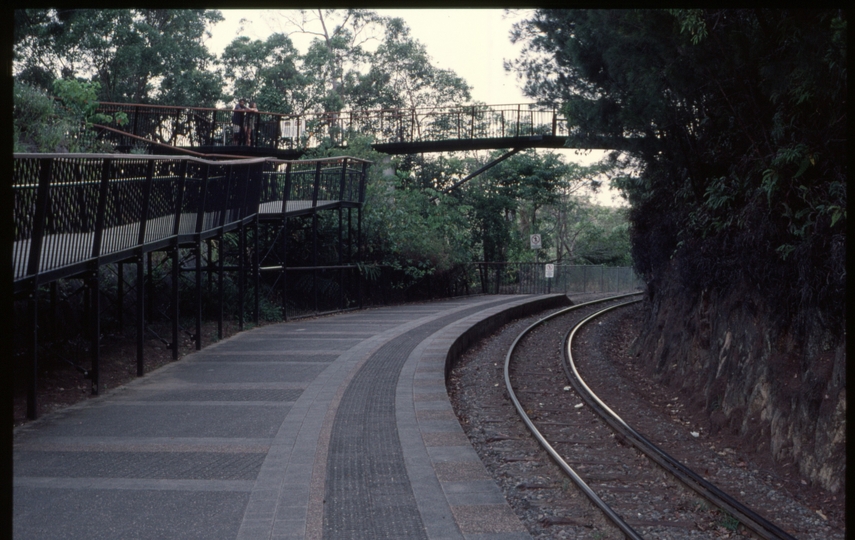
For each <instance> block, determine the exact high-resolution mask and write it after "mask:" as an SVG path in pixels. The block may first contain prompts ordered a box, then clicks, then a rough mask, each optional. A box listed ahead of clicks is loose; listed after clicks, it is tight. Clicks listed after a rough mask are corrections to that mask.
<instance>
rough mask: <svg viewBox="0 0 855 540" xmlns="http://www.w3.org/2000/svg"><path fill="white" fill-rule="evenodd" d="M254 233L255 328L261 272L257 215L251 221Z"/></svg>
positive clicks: (253, 320) (257, 315)
mask: <svg viewBox="0 0 855 540" xmlns="http://www.w3.org/2000/svg"><path fill="white" fill-rule="evenodd" d="M253 224H254V231H253V235H252V237H253V248H252V275H253V288H254V290H255V295H254V299H253V301H254V306H253V309H252V322H253V324H255V325H256V326H258V318H259V313H258V312H259V297H258V296H259V288H260V286H261V270H259V267H260V265H261V261H260V260H259V259H258V236H259V227H260V222H259V220H258V214H257V213H256V214H255V219H254V220H253Z"/></svg>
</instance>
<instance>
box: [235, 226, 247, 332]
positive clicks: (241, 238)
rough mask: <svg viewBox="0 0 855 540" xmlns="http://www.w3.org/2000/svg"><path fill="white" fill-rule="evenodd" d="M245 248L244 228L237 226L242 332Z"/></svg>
mask: <svg viewBox="0 0 855 540" xmlns="http://www.w3.org/2000/svg"><path fill="white" fill-rule="evenodd" d="M244 246H246V226H244V224H243V223H241V224H240V225H238V261H237V263H238V276H237V278H238V329H239V330H241V331H243V311H244V309H243V308H244V306H243V303H244V302H243V296H244V278H245V277H246V268H245V265H244V259H246V255H245V253H244V251H245V249H244Z"/></svg>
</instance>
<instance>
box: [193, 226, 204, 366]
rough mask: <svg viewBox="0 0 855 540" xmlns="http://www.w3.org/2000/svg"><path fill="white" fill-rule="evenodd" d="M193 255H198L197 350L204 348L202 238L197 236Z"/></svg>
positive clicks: (196, 275) (196, 272) (196, 274)
mask: <svg viewBox="0 0 855 540" xmlns="http://www.w3.org/2000/svg"><path fill="white" fill-rule="evenodd" d="M193 255H194V256H195V257H196V271H195V272H194V274H195V278H196V335H195V336H194V338H195V339H194V340H195V341H196V350H197V351H199V350H202V240H201V239H200V238H198V237H197V238H196V245H195V246H194V253H193Z"/></svg>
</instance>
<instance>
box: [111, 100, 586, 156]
mask: <svg viewBox="0 0 855 540" xmlns="http://www.w3.org/2000/svg"><path fill="white" fill-rule="evenodd" d="M98 110H99V111H100V112H103V113H105V114H115V113H117V112H124V113H125V114H126V115H127V116H128V122H127V123H126V124H124V125H123V126H120V127H119V129H120V130H121V131H122V132H124V133H127V134H129V135H133V136H135V137H141V138H143V139H146V140H149V141H154V142H158V143H162V144H168V145H173V146H182V147H203V146H208V147H210V146H238V145H240V144H247V145H248V146H253V147H257V148H266V149H277V150H305V149H308V148H315V147H317V146H318V145H320V144H321V142H322V141H324V140H325V139H330V140H332V141H333V142H341V141H343V140H345V139H346V138H348V137H349V136H350V135H353V134H361V135H369V136H371V137H372V140H373V142H374V143H375V144H389V143H415V142H428V141H446V140H473V139H506V138H520V137H531V136H536V135H548V136H556V137H568V136H571V135H574V132H573V130H572V129H571V128H570V127H569V126H568V124H567V121H566V120H565V119H564V118H563V117H562V116H561V115H560V114H559V113H558V112H557V111H556V110H555V109H551V108H545V107H540V106H536V105H531V104H527V105H520V104H514V105H465V106H452V107H436V108H412V109H375V110H357V111H341V112H324V113H307V114H300V115H292V114H278V113H271V112H257V113H255V112H250V113H241V114H242V117H241V120H240V123H241V124H242V125H241V127H242V129H243V132H241V131H240V129H239V128H238V127H236V126H235V124H233V121H234V118H233V111H232V110H224V109H211V108H202V107H172V106H160V105H140V104H129V103H109V102H102V103H100V105H99V109H98ZM239 133H244V134H248V137H246V140H245V141H243V142H241V139H240V135H239ZM105 135H106V136H107V137H109V138H111V140H112V141H113V142H114V143H116V144H118V145H125V146H129V147H130V146H133V145H134V144H135V143H134V139H132V138H131V137H121V136H119V135H118V134H117V133H115V132H108V133H106V134H105Z"/></svg>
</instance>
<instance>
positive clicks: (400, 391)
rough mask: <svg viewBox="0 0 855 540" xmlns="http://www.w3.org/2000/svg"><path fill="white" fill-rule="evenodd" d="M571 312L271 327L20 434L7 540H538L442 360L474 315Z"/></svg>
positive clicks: (447, 311) (509, 306) (419, 312)
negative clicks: (501, 481) (468, 420)
mask: <svg viewBox="0 0 855 540" xmlns="http://www.w3.org/2000/svg"><path fill="white" fill-rule="evenodd" d="M566 302H567V300H566V297H565V296H559V295H554V296H523V297H520V296H489V297H475V298H467V299H460V300H452V301H443V302H436V303H430V304H421V305H407V306H397V307H389V308H382V309H374V310H367V311H360V312H352V313H348V314H339V315H336V316H331V317H325V318H319V319H314V320H303V321H297V322H289V323H283V324H277V325H272V326H266V327H261V328H257V329H255V330H252V331H249V332H245V333H242V334H238V335H237V336H234V337H232V338H231V339H228V340H225V341H222V342H220V343H218V344H215V345H213V346H210V347H208V348H207V349H204V350H202V351H200V352H197V353H195V354H192V355H189V356H187V357H186V358H184V359H183V360H181V361H179V362H176V363H173V364H171V365H169V366H167V367H164V368H162V369H160V370H158V371H155V372H153V373H152V374H150V375H148V376H147V377H145V378H143V379H138V380H137V381H134V382H133V383H131V384H129V385H128V386H126V387H123V388H120V389H117V390H114V391H113V392H112V393H110V394H108V395H106V396H102V397H100V398H97V399H93V400H90V401H88V402H85V403H83V404H81V405H77V406H74V407H72V408H70V409H68V410H65V411H62V412H60V413H55V414H52V415H48V416H45V417H43V418H42V419H41V420H38V421H35V422H33V423H31V424H28V425H26V426H24V427H22V428H19V429H18V430H17V431H16V432H15V435H14V448H13V452H14V482H13V489H14V509H13V512H14V535H15V538H20V539H25V538H47V537H55V536H56V535H58V534H59V533H60V531H61V533H62V534H61V536H63V537H68V538H131V537H133V538H154V537H168V538H200V539H201V538H204V539H206V540H210V539H220V538H222V539H233V538H241V539H244V538H245V539H257V538H291V539H297V538H300V539H302V538H426V539H434V538H444V539H451V538H460V539H463V538H478V539H496V540H498V539H505V540H507V539H513V538H528V537H529V535H528V533H527V532H526V530H525V529H524V528H523V526H522V525H521V523H520V521H519V520H518V519H517V517H516V516H515V514H514V513H513V512H512V511H511V509H510V507H509V506H508V505H507V503H506V502H505V500H504V498H503V496H502V494H501V491H500V490H499V488H498V486H497V485H496V484H495V483H494V482H493V481H492V479H491V478H490V477H489V475H488V474H487V472H486V470H485V469H484V467H483V465H482V464H481V462H480V461H479V459H478V457H477V455H476V453H475V451H474V450H473V448H472V447H471V446H470V445H469V442H468V439H467V438H466V436H465V435H464V433H463V430H462V429H461V427H460V425H459V423H458V422H457V419H456V417H455V416H454V413H453V411H452V408H451V404H450V402H449V399H448V395H447V393H446V390H445V369H446V361H447V358H448V356H449V351H450V350H452V348H454V349H455V350H456V347H453V345H454V343H455V340H457V339H458V338H459V337H460V336H462V335H464V334H465V333H466V332H468V331H470V329H473V327H474V325H475V324H476V323H478V322H480V321H484V320H489V321H491V323H492V326H491V327H490V326H489V325H487V326H488V327H486V328H485V327H484V326H485V325H479V326H480V328H479V330H478V331H479V332H480V333H481V335H484V334H486V333H487V332H490V331H492V329H493V328H496V327H498V326H499V325H501V324H502V323H503V322H504V319H503V317H507V316H508V314H509V313H510V312H511V311H512V310H514V311H516V312H517V313H515V314H516V315H520V314H522V313H521V312H522V311H524V310H530V311H534V310H535V309H543V308H545V307H548V306H549V305H553V306H557V305H559V304H561V303H566ZM473 332H474V330H473Z"/></svg>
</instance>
